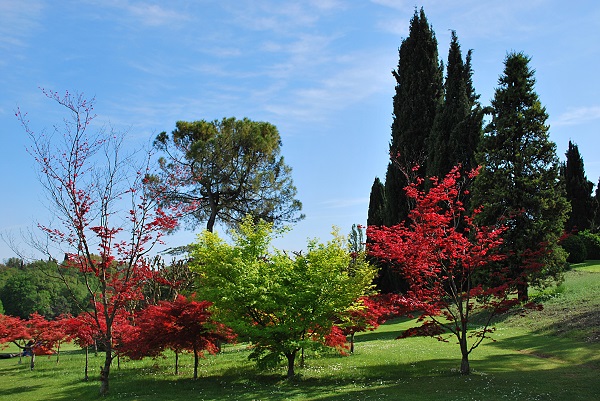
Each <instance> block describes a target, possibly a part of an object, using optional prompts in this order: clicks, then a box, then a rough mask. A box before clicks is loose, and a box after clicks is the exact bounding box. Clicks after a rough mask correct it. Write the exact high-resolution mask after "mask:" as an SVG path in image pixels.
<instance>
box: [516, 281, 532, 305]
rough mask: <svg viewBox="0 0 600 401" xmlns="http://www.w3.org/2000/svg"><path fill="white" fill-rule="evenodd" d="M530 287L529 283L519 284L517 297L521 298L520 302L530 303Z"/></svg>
mask: <svg viewBox="0 0 600 401" xmlns="http://www.w3.org/2000/svg"><path fill="white" fill-rule="evenodd" d="M528 290H529V285H528V284H527V283H521V284H517V296H518V298H519V302H522V303H526V302H527V301H529V294H528Z"/></svg>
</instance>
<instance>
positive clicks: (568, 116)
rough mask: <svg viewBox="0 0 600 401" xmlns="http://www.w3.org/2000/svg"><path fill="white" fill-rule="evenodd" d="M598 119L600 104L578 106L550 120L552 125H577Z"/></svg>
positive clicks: (599, 117)
mask: <svg viewBox="0 0 600 401" xmlns="http://www.w3.org/2000/svg"><path fill="white" fill-rule="evenodd" d="M598 119H600V106H589V107H579V108H573V109H569V110H567V111H566V112H565V113H563V114H561V115H559V116H558V117H557V118H556V119H555V120H552V121H551V125H552V126H565V125H578V124H584V123H587V122H589V121H593V120H598Z"/></svg>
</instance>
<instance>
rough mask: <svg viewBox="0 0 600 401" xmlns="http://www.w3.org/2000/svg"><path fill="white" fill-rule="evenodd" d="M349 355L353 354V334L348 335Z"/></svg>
mask: <svg viewBox="0 0 600 401" xmlns="http://www.w3.org/2000/svg"><path fill="white" fill-rule="evenodd" d="M350 353H351V354H354V332H352V333H351V334H350Z"/></svg>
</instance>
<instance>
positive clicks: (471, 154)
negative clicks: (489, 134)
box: [427, 31, 483, 177]
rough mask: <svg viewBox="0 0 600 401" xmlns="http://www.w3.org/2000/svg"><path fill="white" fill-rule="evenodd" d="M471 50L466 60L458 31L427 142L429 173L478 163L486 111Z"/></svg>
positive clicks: (440, 173) (468, 168)
mask: <svg viewBox="0 0 600 401" xmlns="http://www.w3.org/2000/svg"><path fill="white" fill-rule="evenodd" d="M471 54H472V51H471V50H469V51H468V52H467V57H466V61H463V58H462V52H461V49H460V44H459V43H458V37H457V36H456V32H455V31H452V41H451V43H450V50H449V52H448V64H447V68H446V71H447V72H446V79H445V81H444V98H443V102H441V103H440V104H439V108H438V111H437V113H436V115H435V121H434V124H433V127H432V133H431V135H430V140H429V145H428V152H429V154H428V157H427V175H428V176H430V177H443V176H445V175H446V174H448V172H449V171H450V170H451V169H452V168H453V167H454V166H458V165H461V166H462V167H463V169H464V170H463V171H471V170H472V169H474V168H475V167H477V162H476V161H475V152H476V150H477V146H478V144H479V141H480V139H481V136H482V134H483V128H482V126H483V111H482V108H481V105H480V104H479V101H478V99H479V95H477V94H476V93H475V89H474V88H473V79H472V75H473V71H472V68H471Z"/></svg>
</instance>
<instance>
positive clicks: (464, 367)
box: [459, 324, 471, 375]
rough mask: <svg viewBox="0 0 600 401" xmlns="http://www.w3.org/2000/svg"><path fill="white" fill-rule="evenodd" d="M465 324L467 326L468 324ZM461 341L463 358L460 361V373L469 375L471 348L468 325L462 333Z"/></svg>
mask: <svg viewBox="0 0 600 401" xmlns="http://www.w3.org/2000/svg"><path fill="white" fill-rule="evenodd" d="M464 326H466V324H465V325H464ZM459 341H460V352H461V354H462V360H461V361H460V374H462V375H468V374H470V373H471V367H470V366H469V348H468V346H467V331H466V327H465V328H464V330H463V331H462V333H461V334H460V339H459Z"/></svg>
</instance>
